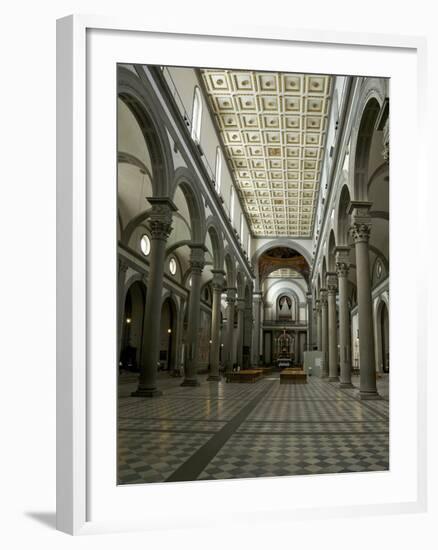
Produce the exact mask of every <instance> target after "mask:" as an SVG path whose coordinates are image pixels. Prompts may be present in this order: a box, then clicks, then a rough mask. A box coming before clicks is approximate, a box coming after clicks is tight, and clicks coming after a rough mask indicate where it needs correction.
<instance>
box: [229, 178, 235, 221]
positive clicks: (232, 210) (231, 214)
mask: <svg viewBox="0 0 438 550" xmlns="http://www.w3.org/2000/svg"><path fill="white" fill-rule="evenodd" d="M230 220H231V223H233V220H234V189H233V186H231V189H230Z"/></svg>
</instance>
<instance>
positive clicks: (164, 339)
mask: <svg viewBox="0 0 438 550" xmlns="http://www.w3.org/2000/svg"><path fill="white" fill-rule="evenodd" d="M178 312H179V307H178V303H177V301H176V299H175V296H174V295H173V294H171V293H170V292H166V293H165V294H164V295H163V297H162V300H161V316H160V354H159V360H160V366H161V367H160V368H161V369H162V370H166V371H172V370H174V369H175V368H176V363H177V330H178Z"/></svg>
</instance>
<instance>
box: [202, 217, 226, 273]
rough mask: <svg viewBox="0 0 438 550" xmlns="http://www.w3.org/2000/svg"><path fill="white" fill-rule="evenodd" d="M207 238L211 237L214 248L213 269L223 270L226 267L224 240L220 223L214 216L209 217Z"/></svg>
mask: <svg viewBox="0 0 438 550" xmlns="http://www.w3.org/2000/svg"><path fill="white" fill-rule="evenodd" d="M205 225H206V236H207V234H208V235H209V236H210V240H211V244H212V247H213V267H214V269H223V267H224V240H223V236H222V231H221V228H220V226H219V223H218V222H217V220H216V219H215V218H214V217H213V216H209V217H208V218H207V221H206V224H205Z"/></svg>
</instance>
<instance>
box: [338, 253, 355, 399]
mask: <svg viewBox="0 0 438 550" xmlns="http://www.w3.org/2000/svg"><path fill="white" fill-rule="evenodd" d="M336 260H337V261H336V271H337V274H338V284H339V356H340V362H341V379H340V386H341V388H351V387H352V384H351V335H350V333H351V328H350V313H349V311H348V271H349V268H350V264H349V257H348V247H345V252H344V255H343V256H342V255H341V254H340V252H337V258H336Z"/></svg>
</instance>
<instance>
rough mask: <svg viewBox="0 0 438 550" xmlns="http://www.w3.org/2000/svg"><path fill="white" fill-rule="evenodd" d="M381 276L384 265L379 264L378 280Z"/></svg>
mask: <svg viewBox="0 0 438 550" xmlns="http://www.w3.org/2000/svg"><path fill="white" fill-rule="evenodd" d="M381 276H382V264H381V263H380V262H379V263H378V264H377V278H378V279H380V277H381Z"/></svg>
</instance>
